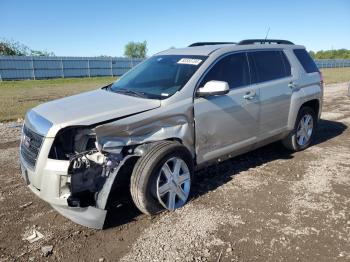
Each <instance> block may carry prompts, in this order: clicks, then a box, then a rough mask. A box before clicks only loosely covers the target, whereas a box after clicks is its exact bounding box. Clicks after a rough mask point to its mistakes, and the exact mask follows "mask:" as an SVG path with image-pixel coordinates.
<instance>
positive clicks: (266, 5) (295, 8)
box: [0, 0, 350, 56]
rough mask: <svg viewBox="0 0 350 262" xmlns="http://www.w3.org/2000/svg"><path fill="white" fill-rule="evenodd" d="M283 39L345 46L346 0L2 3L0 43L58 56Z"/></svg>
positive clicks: (348, 26)
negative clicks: (136, 46)
mask: <svg viewBox="0 0 350 262" xmlns="http://www.w3.org/2000/svg"><path fill="white" fill-rule="evenodd" d="M268 28H270V31H269V35H268V37H269V38H279V39H287V40H290V41H292V42H295V43H297V44H302V45H305V46H306V47H307V49H308V50H314V51H318V50H322V49H340V48H347V49H350V0H329V1H327V0H318V1H315V0H309V1H306V0H304V1H302V0H290V1H283V0H280V1H268V0H264V1H258V0H256V1H253V0H244V1H234V0H232V1H229V0H222V1H220V0H216V1H208V0H200V1H194V0H177V1H176V0H172V1H167V0H163V1H161V0H158V1H153V0H144V1H141V0H137V1H136V0H135V1H134V0H124V1H117V0H114V1H113V0H99V1H97V0H95V1H92V0H84V1H83V0H70V1H69V0H31V1H29V0H0V38H5V39H9V40H14V41H18V42H21V43H23V44H25V45H26V46H28V47H30V48H31V49H35V50H46V51H50V52H54V53H55V55H57V56H99V55H108V56H122V55H123V54H124V47H125V45H126V44H127V43H128V42H130V41H135V42H141V41H147V46H148V55H153V54H155V53H157V52H159V51H162V50H165V49H168V48H171V47H184V46H187V45H189V44H191V43H193V42H198V41H240V40H242V39H248V38H265V35H266V32H267V31H268Z"/></svg>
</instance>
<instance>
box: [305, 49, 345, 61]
mask: <svg viewBox="0 0 350 262" xmlns="http://www.w3.org/2000/svg"><path fill="white" fill-rule="evenodd" d="M309 54H310V55H311V56H312V58H314V59H350V50H348V49H337V50H321V51H317V52H313V51H310V52H309Z"/></svg>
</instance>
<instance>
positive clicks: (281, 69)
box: [248, 51, 291, 83]
mask: <svg viewBox="0 0 350 262" xmlns="http://www.w3.org/2000/svg"><path fill="white" fill-rule="evenodd" d="M248 54H249V55H248V56H249V62H250V65H251V70H252V82H253V83H258V82H265V81H270V80H274V79H279V78H283V77H286V76H290V74H291V69H290V64H289V62H288V60H287V58H286V57H285V54H284V53H283V52H282V51H256V52H249V53H248Z"/></svg>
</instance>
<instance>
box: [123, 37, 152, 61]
mask: <svg viewBox="0 0 350 262" xmlns="http://www.w3.org/2000/svg"><path fill="white" fill-rule="evenodd" d="M147 51H148V50H147V42H146V41H143V42H129V43H128V44H127V45H126V46H125V50H124V55H125V56H126V57H130V58H146V55H147Z"/></svg>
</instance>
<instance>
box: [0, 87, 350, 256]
mask: <svg viewBox="0 0 350 262" xmlns="http://www.w3.org/2000/svg"><path fill="white" fill-rule="evenodd" d="M346 88H347V85H346V84H334V85H328V86H327V87H326V88H325V104H324V110H323V114H322V120H321V122H320V124H319V130H318V133H317V135H316V139H315V142H314V145H313V146H312V147H310V148H309V149H307V150H305V151H303V152H299V153H294V154H291V153H289V152H288V151H287V150H285V149H284V148H283V147H282V146H281V145H280V144H279V143H275V144H272V145H269V146H266V147H264V148H261V149H259V150H256V151H254V152H251V153H248V154H245V155H243V156H240V157H236V158H234V159H232V160H228V161H225V162H223V163H221V164H219V165H216V166H213V167H210V168H208V169H206V170H202V171H201V172H198V173H197V176H196V177H197V183H196V186H195V188H194V193H193V196H192V199H191V201H190V202H189V203H188V204H187V205H186V206H185V207H184V208H182V209H180V210H177V211H176V212H172V213H171V212H165V213H163V214H161V215H158V216H156V217H154V218H152V219H150V218H148V217H146V216H144V215H140V214H139V212H138V211H137V210H136V208H135V207H134V206H133V205H132V203H131V202H130V201H129V200H128V199H126V201H124V202H125V203H124V204H121V205H119V206H118V207H116V210H115V212H114V213H113V214H110V216H109V219H108V225H109V228H108V229H106V230H104V231H98V230H90V229H87V228H84V227H82V226H78V225H76V224H74V223H72V222H71V221H69V220H67V219H65V218H64V217H62V216H60V215H59V214H57V213H56V212H55V211H53V210H52V208H51V207H50V206H49V205H48V204H46V203H45V202H43V201H42V200H40V199H38V198H37V197H35V196H34V195H33V194H32V193H31V192H30V191H29V189H27V188H26V187H25V186H24V184H23V182H22V178H21V176H20V170H19V168H18V144H19V128H16V127H15V128H13V127H10V125H12V124H11V123H7V124H0V166H1V173H0V205H1V209H0V221H1V223H0V261H15V260H16V261H28V260H30V261H38V260H39V261H40V260H43V261H55V260H60V261H99V259H100V261H102V260H104V261H118V260H122V261H219V260H220V261H281V260H287V261H349V260H350V129H349V128H348V127H349V126H350V98H348V97H347V96H346ZM33 228H36V229H37V230H38V231H39V232H41V233H42V234H43V235H44V238H43V239H41V240H39V241H37V242H34V243H33V244H30V243H28V242H27V241H25V240H22V238H23V237H24V236H26V235H27V234H28V233H29V232H30V231H31V230H32V229H33ZM46 245H53V253H52V255H50V256H48V257H42V255H41V247H43V246H46Z"/></svg>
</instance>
